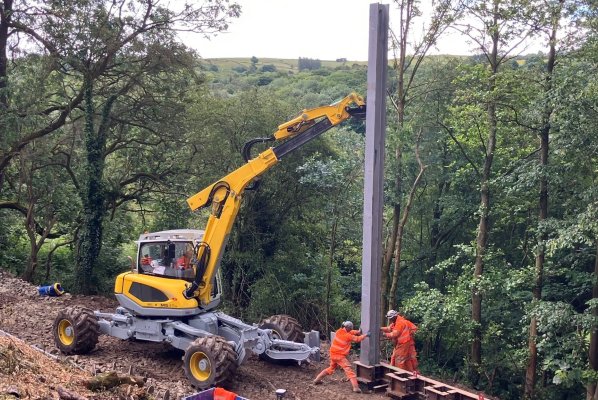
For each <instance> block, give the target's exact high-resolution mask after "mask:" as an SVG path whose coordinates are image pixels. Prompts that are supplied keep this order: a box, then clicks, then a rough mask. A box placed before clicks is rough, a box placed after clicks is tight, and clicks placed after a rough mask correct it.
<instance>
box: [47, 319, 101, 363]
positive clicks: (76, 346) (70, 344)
mask: <svg viewBox="0 0 598 400" xmlns="http://www.w3.org/2000/svg"><path fill="white" fill-rule="evenodd" d="M52 334H53V336H54V343H55V344H56V347H58V348H59V349H60V351H61V352H63V353H64V354H85V353H89V352H90V351H91V350H93V348H94V347H95V346H96V344H97V343H98V336H99V335H100V326H99V324H98V320H97V318H96V317H95V315H93V312H92V311H91V310H89V309H87V308H84V307H68V308H67V309H65V310H62V311H60V312H59V313H58V315H57V316H56V319H55V320H54V324H53V325H52Z"/></svg>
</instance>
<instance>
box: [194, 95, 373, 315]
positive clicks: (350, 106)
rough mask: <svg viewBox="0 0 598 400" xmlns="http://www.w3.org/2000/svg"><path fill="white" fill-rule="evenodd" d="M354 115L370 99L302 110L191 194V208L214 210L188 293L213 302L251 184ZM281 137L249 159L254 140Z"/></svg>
mask: <svg viewBox="0 0 598 400" xmlns="http://www.w3.org/2000/svg"><path fill="white" fill-rule="evenodd" d="M351 117H356V118H364V117H365V102H364V100H363V98H362V97H361V96H359V95H357V94H356V93H351V94H350V95H348V96H346V97H345V98H343V99H342V100H340V101H338V102H336V103H334V104H331V105H329V106H322V107H316V108H312V109H309V110H303V111H302V112H301V113H300V114H299V115H298V116H297V117H295V118H293V119H291V120H290V121H287V122H285V123H284V124H281V125H279V126H278V130H277V131H276V132H274V134H273V135H272V137H271V138H264V139H262V138H258V139H254V140H251V141H249V142H248V147H247V148H246V149H244V154H245V156H246V160H247V163H246V164H244V165H242V166H241V167H239V168H237V169H236V170H234V171H232V172H231V173H229V174H228V175H226V176H225V177H223V178H221V179H219V180H218V181H216V182H214V183H212V184H210V185H209V186H207V187H206V188H204V189H203V190H201V191H200V192H198V193H197V194H195V195H193V196H191V197H189V198H188V199H187V203H188V204H189V207H190V208H191V210H194V211H195V210H197V209H199V208H202V207H207V206H212V212H211V214H210V216H209V218H208V222H207V224H206V228H205V234H204V238H203V242H202V243H201V244H200V245H198V246H197V247H196V251H195V258H194V260H193V264H194V265H195V271H196V276H195V279H194V281H193V283H192V284H191V285H190V286H189V287H188V288H187V289H186V290H185V292H184V293H183V294H184V296H185V297H186V298H192V297H197V298H199V301H200V304H202V305H205V304H208V303H209V302H210V293H211V292H212V284H213V279H214V276H215V274H216V272H217V270H218V267H219V265H220V260H221V258H222V254H223V251H224V247H225V246H226V242H227V241H228V236H229V234H230V231H231V229H232V226H233V223H234V221H235V219H236V216H237V213H238V211H239V208H240V207H241V197H242V195H243V192H244V191H245V189H247V188H248V185H249V184H250V183H251V182H252V181H254V180H255V179H256V178H258V177H259V176H260V175H262V174H263V173H264V172H265V171H267V170H268V169H270V168H272V167H273V166H274V165H275V164H276V163H278V161H280V159H281V158H282V157H284V156H285V155H287V154H288V153H290V152H292V151H293V150H295V149H297V148H299V147H301V146H303V145H304V144H305V143H307V142H308V141H310V140H312V139H313V138H315V137H317V136H319V135H321V134H322V133H324V132H326V131H327V130H328V129H330V128H332V127H334V126H336V125H338V124H340V123H341V122H343V121H346V120H347V119H349V118H351ZM285 139H286V140H285ZM277 140H285V141H284V142H282V143H281V144H279V145H278V146H276V147H270V148H268V149H267V150H265V151H263V152H261V153H260V154H258V156H257V157H255V158H253V159H249V154H250V146H251V145H253V144H255V143H258V142H264V141H277Z"/></svg>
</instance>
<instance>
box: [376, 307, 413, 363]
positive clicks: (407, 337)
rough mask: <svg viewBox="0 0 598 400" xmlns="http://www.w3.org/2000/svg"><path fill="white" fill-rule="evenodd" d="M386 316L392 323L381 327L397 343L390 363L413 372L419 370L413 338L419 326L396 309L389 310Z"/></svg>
mask: <svg viewBox="0 0 598 400" xmlns="http://www.w3.org/2000/svg"><path fill="white" fill-rule="evenodd" d="M386 318H388V321H389V322H390V324H389V325H388V326H383V327H382V328H380V329H381V330H382V333H383V334H384V336H385V337H386V338H388V339H390V340H392V342H393V343H394V345H395V347H394V349H393V351H392V355H391V356H390V365H392V366H395V367H399V368H402V369H404V370H407V371H411V372H415V371H417V353H416V351H415V341H414V340H413V335H415V332H416V331H417V326H416V325H415V324H414V323H413V322H411V321H409V320H408V319H406V318H404V317H403V316H401V315H400V314H399V312H398V311H395V310H390V311H388V312H387V313H386Z"/></svg>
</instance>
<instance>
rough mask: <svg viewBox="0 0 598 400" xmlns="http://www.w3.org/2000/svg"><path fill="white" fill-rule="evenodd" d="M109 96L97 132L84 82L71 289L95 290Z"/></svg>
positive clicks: (87, 85)
mask: <svg viewBox="0 0 598 400" xmlns="http://www.w3.org/2000/svg"><path fill="white" fill-rule="evenodd" d="M115 100H116V97H115V96H111V97H110V98H109V99H108V100H107V101H106V104H105V106H104V108H103V110H102V120H101V123H100V126H99V128H98V130H97V132H96V131H95V129H94V117H95V115H94V106H93V82H92V80H91V79H90V78H86V82H85V146H86V150H87V166H86V169H87V176H86V179H85V182H84V185H83V192H82V193H81V197H82V199H81V200H82V203H83V226H82V228H81V236H80V238H79V243H78V246H77V264H76V269H75V291H77V292H79V293H83V294H92V293H95V292H96V290H95V284H94V270H95V267H96V264H97V260H98V257H99V255H100V250H101V248H102V222H103V219H104V213H105V207H106V205H105V201H106V192H105V188H104V181H103V176H104V152H105V149H106V134H107V131H108V122H109V116H110V110H111V108H112V104H113V103H114V101H115Z"/></svg>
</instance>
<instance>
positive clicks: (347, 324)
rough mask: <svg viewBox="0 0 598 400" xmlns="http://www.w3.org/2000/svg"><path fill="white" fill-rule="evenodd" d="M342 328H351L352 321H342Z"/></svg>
mask: <svg viewBox="0 0 598 400" xmlns="http://www.w3.org/2000/svg"><path fill="white" fill-rule="evenodd" d="M343 328H347V329H353V322H351V321H345V322H343Z"/></svg>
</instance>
